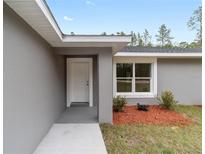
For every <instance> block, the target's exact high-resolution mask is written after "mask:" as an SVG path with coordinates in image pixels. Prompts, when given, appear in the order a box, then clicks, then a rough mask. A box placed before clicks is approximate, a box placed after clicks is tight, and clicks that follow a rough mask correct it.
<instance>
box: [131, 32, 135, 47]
mask: <svg viewBox="0 0 205 154" xmlns="http://www.w3.org/2000/svg"><path fill="white" fill-rule="evenodd" d="M136 45H137V36H136V34H135V33H134V32H133V31H132V32H131V42H130V46H136Z"/></svg>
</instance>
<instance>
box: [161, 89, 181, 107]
mask: <svg viewBox="0 0 205 154" xmlns="http://www.w3.org/2000/svg"><path fill="white" fill-rule="evenodd" d="M157 99H158V101H159V105H160V106H161V107H163V108H165V109H169V110H173V109H174V108H175V106H176V105H177V103H178V102H177V101H176V100H175V99H174V95H173V93H172V92H171V91H170V90H167V91H163V92H162V93H161V96H160V97H157Z"/></svg>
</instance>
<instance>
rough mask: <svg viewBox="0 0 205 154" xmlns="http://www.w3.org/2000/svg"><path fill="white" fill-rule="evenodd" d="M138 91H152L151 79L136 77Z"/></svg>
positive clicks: (136, 89)
mask: <svg viewBox="0 0 205 154" xmlns="http://www.w3.org/2000/svg"><path fill="white" fill-rule="evenodd" d="M135 91H136V92H150V79H135Z"/></svg>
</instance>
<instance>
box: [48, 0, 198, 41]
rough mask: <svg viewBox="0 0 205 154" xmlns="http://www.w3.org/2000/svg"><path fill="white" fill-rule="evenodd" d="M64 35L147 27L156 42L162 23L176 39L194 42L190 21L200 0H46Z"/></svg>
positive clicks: (133, 29) (128, 32)
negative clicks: (188, 25)
mask: <svg viewBox="0 0 205 154" xmlns="http://www.w3.org/2000/svg"><path fill="white" fill-rule="evenodd" d="M46 2H47V3H48V6H49V8H50V9H51V11H52V13H53V15H54V17H55V19H56V21H57V23H58V25H59V27H60V28H61V30H62V32H63V33H65V34H70V32H74V33H75V34H101V33H102V32H107V33H108V34H111V33H116V32H118V31H124V32H125V33H127V34H130V32H131V31H134V32H140V33H142V32H143V31H144V29H145V28H146V29H147V30H148V31H149V33H150V34H151V35H152V41H153V42H155V40H156V38H155V35H156V34H157V31H158V29H159V26H160V25H161V24H166V25H167V27H168V28H171V35H172V36H173V37H174V40H173V42H180V41H187V42H190V41H193V40H194V39H195V34H196V32H195V31H190V30H189V29H188V27H187V21H188V20H189V18H190V16H191V15H192V13H193V11H194V10H195V9H197V8H198V6H200V5H201V1H200V0H46Z"/></svg>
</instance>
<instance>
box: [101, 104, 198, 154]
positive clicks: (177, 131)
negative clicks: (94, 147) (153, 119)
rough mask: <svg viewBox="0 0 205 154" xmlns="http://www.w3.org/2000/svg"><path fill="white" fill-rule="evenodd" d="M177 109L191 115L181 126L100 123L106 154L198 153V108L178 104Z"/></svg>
mask: <svg viewBox="0 0 205 154" xmlns="http://www.w3.org/2000/svg"><path fill="white" fill-rule="evenodd" d="M176 111H177V112H180V113H181V114H184V115H185V116H188V117H190V118H192V119H193V121H194V123H193V124H191V125H189V126H185V127H178V126H159V125H143V124H133V125H110V124H102V125H100V127H101V130H102V133H103V138H104V141H105V144H106V148H107V151H108V153H109V154H137V153H142V154H197V153H202V109H201V108H199V107H193V106H178V107H177V108H176Z"/></svg>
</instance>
